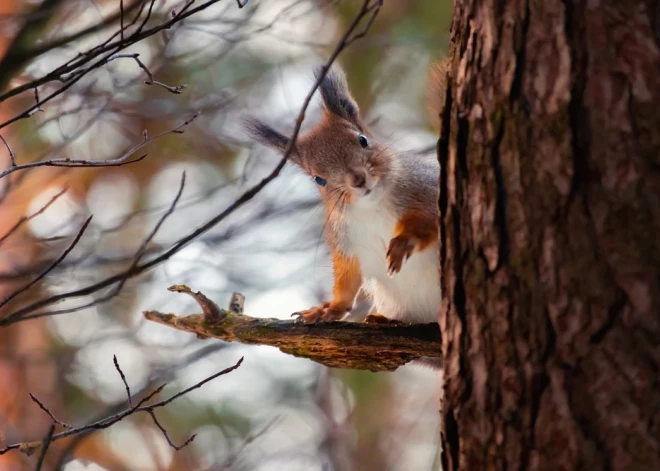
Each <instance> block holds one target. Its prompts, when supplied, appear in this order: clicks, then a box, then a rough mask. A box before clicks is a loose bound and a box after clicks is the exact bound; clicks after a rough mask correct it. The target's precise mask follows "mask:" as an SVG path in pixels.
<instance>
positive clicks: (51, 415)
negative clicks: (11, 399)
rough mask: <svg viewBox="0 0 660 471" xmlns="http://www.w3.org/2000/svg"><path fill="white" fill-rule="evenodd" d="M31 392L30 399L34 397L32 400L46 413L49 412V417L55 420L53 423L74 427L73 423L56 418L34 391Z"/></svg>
mask: <svg viewBox="0 0 660 471" xmlns="http://www.w3.org/2000/svg"><path fill="white" fill-rule="evenodd" d="M29 394H30V399H32V401H34V402H35V403H36V404H37V405H38V406H39V408H40V409H41V410H42V411H44V412H45V413H46V414H48V417H50V419H51V420H52V421H53V424H57V425H61V426H62V427H64V428H73V427H72V426H71V425H69V424H67V423H66V422H62V421H61V420H59V419H57V418H55V416H54V415H53V413H52V412H51V411H50V410H48V408H47V407H46V406H44V405H43V404H42V403H41V401H39V399H37V398H36V397H34V395H33V394H32V393H29Z"/></svg>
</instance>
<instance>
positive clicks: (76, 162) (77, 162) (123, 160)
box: [0, 113, 198, 178]
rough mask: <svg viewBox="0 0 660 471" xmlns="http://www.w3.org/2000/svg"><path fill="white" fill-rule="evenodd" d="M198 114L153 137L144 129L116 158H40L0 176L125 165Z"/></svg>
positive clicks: (17, 166)
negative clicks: (48, 169) (40, 169)
mask: <svg viewBox="0 0 660 471" xmlns="http://www.w3.org/2000/svg"><path fill="white" fill-rule="evenodd" d="M197 116H198V114H197V113H195V114H194V115H193V116H192V117H191V118H190V119H188V120H186V121H185V122H184V123H183V124H180V125H178V126H177V127H175V128H173V129H170V130H169V131H164V132H161V133H159V134H157V135H155V136H154V137H151V138H149V137H148V136H147V132H146V131H144V133H143V136H144V137H143V139H142V141H141V142H139V143H137V144H135V145H134V146H133V147H131V148H130V149H129V150H128V151H126V152H125V153H124V154H123V155H122V156H121V157H117V158H116V159H106V160H85V159H69V158H59V159H50V160H40V161H37V162H30V163H29V164H23V165H14V166H12V167H10V168H8V169H7V170H5V171H3V172H0V178H3V177H6V176H7V175H9V174H10V173H14V172H17V171H19V170H25V169H28V168H34V167H74V168H77V167H118V166H122V165H127V164H132V163H135V162H139V161H141V160H143V159H144V158H146V157H147V154H143V155H141V156H140V157H138V158H136V159H133V160H128V158H129V157H130V156H131V155H133V153H134V152H135V151H136V150H138V149H140V148H142V147H144V146H145V145H147V144H149V143H150V142H153V141H155V140H156V139H158V138H160V137H163V136H165V135H167V134H183V131H182V129H183V128H185V127H186V126H188V125H189V124H190V123H192V122H193V121H194V120H195V119H196V118H197Z"/></svg>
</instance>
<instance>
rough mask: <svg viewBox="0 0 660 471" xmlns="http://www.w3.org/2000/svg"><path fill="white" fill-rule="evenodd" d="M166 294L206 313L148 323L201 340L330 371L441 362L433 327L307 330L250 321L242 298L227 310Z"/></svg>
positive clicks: (333, 325) (153, 314)
mask: <svg viewBox="0 0 660 471" xmlns="http://www.w3.org/2000/svg"><path fill="white" fill-rule="evenodd" d="M168 289H169V291H174V292H178V293H184V294H188V295H190V296H192V297H193V298H194V299H195V300H196V301H197V303H198V304H199V305H200V307H201V308H202V314H191V315H188V316H176V315H174V314H164V313H160V312H157V311H145V312H144V313H143V314H144V317H145V318H147V319H149V320H151V321H154V322H158V323H160V324H163V325H167V326H169V327H172V328H174V329H178V330H183V331H186V332H191V333H194V334H196V335H197V336H198V337H200V338H209V337H213V338H216V339H220V340H224V341H226V342H240V343H245V344H253V345H270V346H273V347H277V348H279V349H280V350H281V351H283V352H285V353H289V354H291V355H295V356H299V357H303V358H309V359H311V360H314V361H316V362H318V363H321V364H323V365H326V366H330V367H334V368H352V369H359V370H371V371H392V370H395V369H396V368H398V367H399V366H401V365H403V364H405V363H407V362H409V361H411V360H414V359H415V358H419V357H422V356H431V357H437V356H438V355H439V351H440V331H439V329H438V326H437V324H433V323H431V324H415V325H406V326H399V325H382V324H365V323H358V322H325V323H318V324H310V325H307V324H302V323H299V322H295V321H288V320H284V321H283V320H278V319H264V318H255V317H249V316H246V315H244V314H243V303H244V300H245V298H244V297H243V296H242V295H240V294H238V293H234V295H233V296H232V299H231V301H230V303H229V309H228V310H224V309H220V308H219V307H218V306H217V305H216V304H215V303H214V302H213V301H211V300H210V299H208V298H207V297H206V296H204V295H203V294H202V293H200V292H193V291H192V290H190V288H188V287H187V286H184V285H175V286H171V287H170V288H168Z"/></svg>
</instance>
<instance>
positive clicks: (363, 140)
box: [358, 134, 369, 149]
mask: <svg viewBox="0 0 660 471" xmlns="http://www.w3.org/2000/svg"><path fill="white" fill-rule="evenodd" d="M358 141H360V145H361V146H362V148H363V149H366V148H367V146H368V145H369V141H368V140H367V136H365V135H364V134H360V135H359V136H358Z"/></svg>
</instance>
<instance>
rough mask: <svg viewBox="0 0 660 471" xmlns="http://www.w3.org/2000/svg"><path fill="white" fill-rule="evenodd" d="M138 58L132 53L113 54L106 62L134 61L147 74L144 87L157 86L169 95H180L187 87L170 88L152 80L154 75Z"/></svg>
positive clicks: (137, 55)
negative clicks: (116, 60) (117, 60)
mask: <svg viewBox="0 0 660 471" xmlns="http://www.w3.org/2000/svg"><path fill="white" fill-rule="evenodd" d="M139 57H140V54H137V53H133V54H115V55H114V56H112V57H111V58H110V59H109V60H108V62H110V61H112V60H115V59H134V60H135V62H137V65H138V66H139V67H140V68H141V69H142V70H144V73H145V74H147V77H148V79H147V80H145V81H144V83H145V84H146V85H157V86H159V87H162V88H164V89H165V90H167V91H168V92H170V93H174V94H175V95H180V94H181V90H183V89H184V88H186V87H187V86H188V85H186V84H185V83H184V84H181V85H175V86H171V85H167V84H165V83H162V82H158V81H156V80H155V79H154V75H153V74H152V73H151V71H150V70H149V69H148V68H147V66H146V65H144V62H142V61H141V60H140V58H139Z"/></svg>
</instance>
